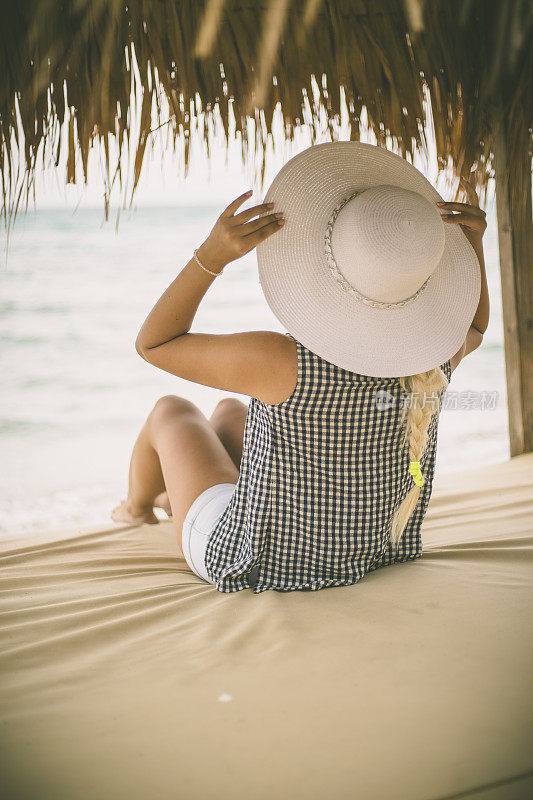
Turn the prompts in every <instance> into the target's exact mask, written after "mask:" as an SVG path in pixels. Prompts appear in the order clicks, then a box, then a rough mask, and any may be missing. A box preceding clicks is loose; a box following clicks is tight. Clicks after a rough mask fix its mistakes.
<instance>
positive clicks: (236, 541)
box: [205, 334, 451, 593]
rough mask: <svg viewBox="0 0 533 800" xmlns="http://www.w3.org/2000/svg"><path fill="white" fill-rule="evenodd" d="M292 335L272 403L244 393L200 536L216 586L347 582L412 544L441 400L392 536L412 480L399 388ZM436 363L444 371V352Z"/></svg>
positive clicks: (417, 550) (416, 540)
mask: <svg viewBox="0 0 533 800" xmlns="http://www.w3.org/2000/svg"><path fill="white" fill-rule="evenodd" d="M287 335H288V336H290V334H287ZM291 338H293V339H294V337H292V336H291ZM295 342H296V347H297V351H298V379H297V383H296V387H295V389H294V391H293V393H292V394H291V396H290V397H289V398H288V399H287V400H285V401H283V402H282V403H277V404H275V405H272V404H269V403H263V402H262V401H260V400H258V399H257V398H251V400H250V404H249V407H248V414H247V417H246V425H245V430H244V440H243V454H242V460H241V467H240V476H239V479H238V482H237V484H236V487H235V491H234V493H233V495H232V497H231V499H230V502H229V504H228V506H227V507H226V509H225V510H224V512H223V513H222V516H221V517H220V519H219V521H218V522H217V524H216V525H215V527H214V529H213V531H212V533H211V536H210V538H209V541H208V544H207V550H206V556H205V561H206V568H207V574H208V575H209V577H210V579H211V580H212V581H213V583H214V584H215V586H216V588H217V589H218V590H219V591H221V592H238V591H240V590H242V589H248V588H251V589H252V590H253V592H255V593H259V592H264V591H266V590H267V589H274V590H279V591H294V590H317V589H323V588H326V587H328V586H346V585H349V584H353V583H356V582H357V581H359V580H360V579H361V578H362V577H363V576H364V575H365V573H367V572H370V571H371V570H375V569H377V568H378V567H382V566H385V565H388V564H392V563H394V562H398V561H408V560H410V559H415V558H420V556H421V555H422V541H421V537H420V527H421V523H422V520H423V518H424V515H425V513H426V510H427V506H428V503H429V498H430V495H431V488H432V482H433V473H434V467H435V456H436V446H437V428H438V418H439V412H438V411H436V412H435V414H434V415H433V418H432V421H431V423H430V427H429V431H428V442H427V445H426V448H425V452H424V454H423V455H422V457H421V458H420V464H421V467H422V471H423V473H424V477H425V479H426V482H425V484H424V485H423V486H422V488H421V491H420V497H419V502H418V505H417V507H416V509H415V511H414V513H413V515H412V516H411V518H410V520H409V522H408V524H407V527H406V529H405V532H404V534H403V536H402V538H401V539H400V541H399V544H398V547H397V549H396V548H392V547H391V544H390V530H391V523H392V518H393V515H394V512H395V511H396V509H397V508H398V506H399V505H400V503H401V502H402V500H404V498H405V497H406V495H407V493H408V492H409V490H410V489H411V487H412V486H413V480H412V477H411V475H410V474H409V472H408V468H409V460H410V459H409V450H408V447H407V446H402V444H401V442H402V436H403V431H402V430H401V426H400V414H401V409H402V404H403V403H404V402H405V401H406V398H407V397H408V395H406V394H404V393H403V391H402V389H401V386H400V382H399V380H398V378H374V377H368V376H365V375H359V374H357V373H355V372H350V371H348V370H346V369H342V368H341V367H338V366H336V365H334V364H331V363H330V362H328V361H326V360H325V359H323V358H321V357H320V356H318V355H316V354H315V353H313V352H312V351H311V350H308V349H307V348H306V347H304V345H302V344H301V343H300V342H298V341H297V340H295ZM441 366H442V369H443V371H444V373H445V375H446V377H447V378H448V380H449V379H450V375H451V368H450V362H449V361H447V362H446V363H445V364H443V365H441ZM378 393H379V394H378ZM442 394H443V393H442V392H441V393H440V395H439V397H440V398H442ZM435 400H436V398H435ZM435 407H436V408H437V409H439V408H440V404H439V403H437V402H435Z"/></svg>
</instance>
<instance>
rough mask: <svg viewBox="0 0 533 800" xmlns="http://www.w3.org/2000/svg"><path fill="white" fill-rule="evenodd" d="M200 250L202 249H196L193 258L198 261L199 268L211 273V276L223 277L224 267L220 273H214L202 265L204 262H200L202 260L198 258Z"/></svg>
mask: <svg viewBox="0 0 533 800" xmlns="http://www.w3.org/2000/svg"><path fill="white" fill-rule="evenodd" d="M199 249H200V248H198V249H196V250H195V251H194V253H193V258H194V259H195V261H196V263H197V264H198V266H199V267H201V268H202V269H205V271H206V272H209V274H210V275H215V277H216V276H217V275H221V274H222V272H223V271H224V267H222V269H221V270H220V272H213V271H212V270H210V269H207V267H204V265H203V264H202V262H201V261H200V259H199V258H198V256H197V253H198V250H199Z"/></svg>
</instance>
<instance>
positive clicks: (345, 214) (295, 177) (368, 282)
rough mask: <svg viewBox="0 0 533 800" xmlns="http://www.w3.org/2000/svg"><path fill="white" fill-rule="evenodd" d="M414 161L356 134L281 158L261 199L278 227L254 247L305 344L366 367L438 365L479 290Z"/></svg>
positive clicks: (282, 312)
mask: <svg viewBox="0 0 533 800" xmlns="http://www.w3.org/2000/svg"><path fill="white" fill-rule="evenodd" d="M442 199H443V198H442V197H441V196H440V195H439V193H438V192H437V191H436V189H434V188H433V186H432V185H431V184H430V183H429V181H428V180H427V179H426V178H425V177H424V175H422V174H421V173H420V172H419V171H418V170H417V169H416V168H415V167H414V166H413V165H412V164H409V162H407V161H405V159H403V158H401V157H400V156H398V155H396V154H395V153H391V152H390V151H388V150H385V149H384V148H382V147H375V146H374V145H371V144H364V143H362V142H327V143H325V144H319V145H314V146H313V147H309V148H308V149H307V150H304V151H303V152H301V153H299V154H298V155H296V156H295V157H294V158H292V159H291V160H290V161H288V162H287V163H286V164H285V165H284V166H283V168H282V169H281V170H280V172H279V173H278V174H277V175H276V177H275V178H274V181H273V182H272V184H271V186H270V188H269V189H268V191H267V193H266V195H265V198H264V202H274V210H275V211H283V212H284V215H285V220H286V222H285V225H284V226H283V228H281V229H280V231H278V232H276V233H275V234H274V235H273V236H269V237H268V238H267V239H265V240H264V241H263V242H261V243H260V244H259V245H258V246H257V260H258V265H259V280H260V283H261V288H262V290H263V292H264V295H265V298H266V300H267V303H268V305H269V306H270V308H271V309H272V312H273V313H274V315H275V316H276V317H277V319H278V320H279V321H280V322H281V323H282V324H283V325H284V326H285V328H286V330H287V331H288V332H289V333H290V334H292V335H293V336H294V337H295V338H296V339H297V340H298V341H300V342H301V343H302V344H303V345H304V346H305V347H307V348H308V349H309V350H312V351H313V352H314V353H316V354H317V355H319V356H321V357H322V358H324V359H326V361H329V362H330V363H332V364H336V365H337V366H339V367H342V368H344V369H347V370H350V371H352V372H357V373H359V374H361V375H372V376H375V377H398V376H401V375H414V374H416V373H418V372H425V371H426V370H430V369H433V368H434V367H436V366H439V365H441V364H443V363H444V362H445V361H447V360H448V359H449V358H451V357H452V356H453V355H454V354H455V353H456V352H457V351H458V350H459V348H460V347H461V345H462V344H463V342H464V340H465V337H466V334H467V331H468V329H469V327H470V323H471V322H472V319H473V318H474V313H475V311H476V308H477V305H478V302H479V296H480V292H481V274H480V267H479V262H478V259H477V256H476V253H475V251H474V249H473V247H472V246H471V244H470V242H469V241H468V239H467V238H466V236H465V234H464V232H463V231H462V230H461V228H460V227H459V225H450V224H446V223H445V222H443V221H442V219H441V214H442V213H445V212H444V211H441V210H440V209H439V208H438V207H437V206H436V205H435V203H436V202H437V201H439V200H442Z"/></svg>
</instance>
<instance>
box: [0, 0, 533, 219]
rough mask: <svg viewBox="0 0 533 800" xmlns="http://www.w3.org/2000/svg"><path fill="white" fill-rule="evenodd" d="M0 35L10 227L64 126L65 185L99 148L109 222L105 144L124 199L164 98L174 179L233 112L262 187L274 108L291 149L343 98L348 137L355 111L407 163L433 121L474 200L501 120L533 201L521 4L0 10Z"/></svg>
mask: <svg viewBox="0 0 533 800" xmlns="http://www.w3.org/2000/svg"><path fill="white" fill-rule="evenodd" d="M2 22H3V24H2V28H1V31H0V40H1V44H2V47H1V48H0V76H1V78H0V136H1V141H0V172H1V174H2V201H3V202H2V208H3V215H4V221H5V222H7V221H8V219H9V218H11V217H12V216H13V215H14V214H15V213H16V210H17V208H18V206H19V203H20V200H21V198H22V197H24V195H25V196H26V201H27V199H28V195H29V192H30V189H31V187H32V181H33V175H34V171H35V167H36V160H37V157H38V154H40V153H42V154H43V158H44V157H45V156H44V153H45V151H46V152H48V153H52V158H53V159H54V161H55V163H56V164H57V163H58V161H59V154H60V152H61V146H62V142H61V135H62V133H61V125H62V123H63V122H65V121H66V122H67V123H68V125H67V126H66V130H67V131H68V141H67V142H66V147H67V148H68V157H67V167H66V180H67V181H69V182H74V181H76V180H78V179H79V177H80V175H79V174H78V173H77V172H76V156H77V155H78V154H79V155H80V156H81V168H82V169H81V171H82V173H83V178H84V180H85V181H86V180H87V164H88V157H89V151H90V149H91V147H93V145H94V144H95V142H99V143H100V144H101V145H103V150H104V162H105V164H104V166H105V181H106V192H105V203H106V211H107V204H108V202H109V195H110V192H111V188H112V186H113V184H114V182H115V181H116V180H118V183H119V184H120V186H121V187H122V186H123V182H124V185H126V182H127V179H126V178H125V177H124V175H123V171H122V166H121V159H120V158H118V160H117V162H116V164H112V163H111V161H112V160H113V157H114V156H113V154H115V153H116V150H117V149H116V148H115V149H112V148H111V147H110V145H111V144H112V143H113V142H116V143H117V144H118V151H119V152H120V153H122V152H125V153H126V154H127V155H128V156H129V154H130V153H131V154H132V158H133V176H132V184H131V187H129V189H130V191H131V193H133V191H134V190H135V187H136V186H137V183H138V181H139V177H140V175H141V170H142V164H143V158H144V155H145V152H146V148H147V146H148V144H149V141H150V137H151V136H152V135H153V130H154V114H155V118H156V120H157V122H156V126H155V127H156V128H157V127H159V126H160V125H164V124H166V122H167V120H166V119H164V118H162V116H161V113H162V112H161V98H162V97H163V96H164V97H166V100H167V102H168V108H169V109H170V119H169V120H168V125H169V130H170V132H171V136H172V138H173V144H174V147H176V146H178V145H179V146H180V147H181V148H182V152H183V158H184V163H185V170H187V167H188V160H189V145H190V141H191V136H196V135H198V136H203V137H204V139H205V141H206V144H207V147H208V148H209V146H210V137H211V135H212V130H213V125H210V124H206V125H205V126H203V128H202V130H201V131H200V129H199V126H198V117H199V112H200V111H203V112H205V113H206V116H207V118H208V119H209V118H211V119H212V115H213V114H214V111H215V107H216V106H217V104H218V108H219V111H220V115H221V119H222V124H223V127H224V132H225V136H226V140H227V139H228V137H229V132H230V124H229V123H230V115H231V112H232V113H233V116H234V118H235V134H236V135H239V136H240V137H241V140H242V156H243V158H246V157H247V156H248V152H249V150H250V149H251V144H252V143H251V142H249V141H248V137H249V128H248V124H247V120H248V119H249V118H250V117H251V118H252V119H255V120H256V122H257V125H256V126H255V134H254V135H255V139H256V141H255V142H254V143H253V144H254V145H255V146H254V151H253V152H254V159H256V160H257V163H256V164H255V168H256V174H258V176H259V178H260V180H261V182H262V179H263V175H264V168H265V152H266V143H267V140H268V138H269V137H271V136H273V130H272V119H273V114H274V110H275V108H276V105H277V104H278V103H280V104H281V110H282V113H283V119H284V123H285V125H284V132H283V136H284V137H286V138H287V139H289V140H290V139H292V137H293V136H294V131H295V129H296V128H297V126H298V125H300V124H303V121H304V119H305V116H306V113H307V114H309V113H310V114H311V124H312V127H313V135H314V136H315V137H316V135H318V134H317V132H318V130H319V123H318V121H319V119H320V118H321V115H324V114H325V115H326V119H327V124H328V128H329V130H330V131H331V136H332V138H334V137H335V136H336V130H337V128H336V126H335V123H336V122H338V119H339V113H340V103H341V97H340V87H343V91H344V93H345V98H346V105H347V109H348V114H349V119H350V123H351V133H350V137H351V138H352V139H354V140H356V139H358V138H359V137H360V120H361V112H362V109H363V107H366V110H367V116H368V123H369V126H370V128H371V130H372V131H373V132H374V134H375V136H376V137H377V141H378V144H380V145H383V146H384V145H385V144H386V139H387V137H391V138H392V140H393V143H394V147H395V149H396V150H397V151H398V152H399V153H400V154H401V155H402V156H404V157H406V156H407V155H408V156H409V157H410V158H411V160H412V159H413V155H414V152H415V151H416V150H419V151H422V152H425V151H427V140H426V130H427V128H428V124H429V123H430V122H431V124H432V126H433V128H434V131H435V137H436V145H437V156H438V163H439V166H441V167H444V166H446V165H451V166H452V167H453V169H454V171H455V172H456V174H462V175H467V176H468V175H469V174H470V171H471V168H472V167H473V166H475V172H476V184H477V188H478V189H481V190H483V189H485V190H486V185H487V180H488V178H489V176H490V175H491V174H492V173H491V170H492V153H493V149H492V148H493V140H494V136H495V133H496V131H497V129H498V126H499V124H500V123H501V121H502V120H503V119H505V120H506V129H507V130H509V131H511V134H510V136H509V138H508V141H507V147H508V161H507V165H506V170H507V177H508V176H509V175H512V178H513V180H512V191H513V193H514V195H513V196H514V198H515V200H514V203H515V205H514V207H515V209H522V210H524V209H525V207H526V205H527V203H526V200H525V198H527V197H528V196H529V197H530V173H531V151H532V141H533V138H532V122H533V52H532V47H531V42H532V41H533V5H532V4H531V2H529V0H506V2H504V3H502V2H501V1H500V0H432V2H423V0H327V2H326V0H269V1H268V0H264V1H261V0H257V2H256V1H255V0H248V2H244V0H241V2H239V1H238V0H206V2H198V0H157V2H156V1H155V0H129V2H128V3H127V4H126V3H124V2H123V0H63V2H57V0H17V2H16V3H9V4H7V3H6V4H4V8H3V15H2ZM313 77H314V78H315V79H316V84H317V85H318V87H319V97H318V100H316V98H314V97H313ZM425 94H427V96H428V97H429V98H430V101H431V102H430V108H429V110H428V108H427V107H426V106H425V104H424V97H425ZM138 99H140V108H138V107H137V100H138ZM309 106H310V108H309ZM428 116H431V120H429V119H428V118H427V117H428ZM134 122H135V124H134ZM524 164H526V165H528V167H529V170H527V169H526V170H524ZM126 188H128V187H126ZM528 193H529V194H528Z"/></svg>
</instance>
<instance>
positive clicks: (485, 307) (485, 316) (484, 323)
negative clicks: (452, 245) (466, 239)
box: [472, 241, 490, 334]
mask: <svg viewBox="0 0 533 800" xmlns="http://www.w3.org/2000/svg"><path fill="white" fill-rule="evenodd" d="M472 247H473V248H474V250H475V251H476V255H477V257H478V261H479V268H480V270H481V294H480V296H479V303H478V306H477V309H476V313H475V314H474V319H473V320H472V327H473V328H475V329H476V331H479V333H481V334H484V333H485V331H486V330H487V327H488V325H489V315H490V303H489V287H488V285H487V273H486V271H485V258H484V256H483V244H482V243H481V241H480V242H479V243H476V244H474V243H472Z"/></svg>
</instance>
